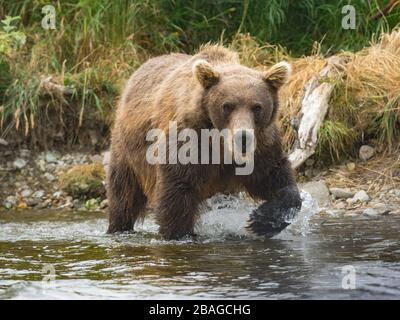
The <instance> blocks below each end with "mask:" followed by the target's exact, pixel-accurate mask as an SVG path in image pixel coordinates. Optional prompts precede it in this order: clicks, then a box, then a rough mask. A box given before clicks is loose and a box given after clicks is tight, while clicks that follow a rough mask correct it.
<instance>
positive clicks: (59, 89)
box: [40, 76, 75, 96]
mask: <svg viewBox="0 0 400 320" xmlns="http://www.w3.org/2000/svg"><path fill="white" fill-rule="evenodd" d="M40 88H41V90H43V91H45V92H46V93H50V94H57V95H60V96H63V95H71V94H73V93H74V91H75V89H74V88H72V87H66V86H63V85H61V84H58V83H56V82H55V81H53V77H52V76H48V77H42V79H41V81H40Z"/></svg>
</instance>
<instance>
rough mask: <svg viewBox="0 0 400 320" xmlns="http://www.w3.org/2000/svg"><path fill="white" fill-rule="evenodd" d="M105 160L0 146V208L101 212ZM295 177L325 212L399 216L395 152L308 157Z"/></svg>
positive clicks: (103, 155) (104, 155) (399, 171)
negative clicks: (335, 160)
mask: <svg viewBox="0 0 400 320" xmlns="http://www.w3.org/2000/svg"><path fill="white" fill-rule="evenodd" d="M364 149H365V148H364ZM360 156H362V155H360ZM107 163H108V152H106V151H103V152H98V153H89V152H69V153H60V152H57V151H46V152H39V153H33V152H31V151H30V150H28V149H21V150H2V151H0V183H1V186H2V187H1V188H0V212H1V211H7V210H16V212H17V211H22V210H27V209H29V210H32V209H34V210H43V209H60V210H61V209H62V210H79V211H107V200H106V196H105V187H104V177H105V171H104V170H103V167H104V166H106V165H107ZM297 180H298V182H299V187H300V188H301V189H303V190H305V191H307V192H309V193H310V194H311V195H312V197H313V198H314V199H315V200H316V201H318V204H319V207H320V208H321V212H323V213H325V214H328V215H333V216H342V215H346V216H356V215H367V216H377V215H389V214H400V157H399V156H398V155H396V154H392V155H375V156H372V157H371V158H370V159H365V158H364V160H361V159H357V160H348V161H346V162H343V163H341V164H339V165H333V166H330V167H319V165H318V164H317V163H316V161H314V160H313V159H309V160H307V162H306V164H305V165H304V166H303V167H301V168H300V170H299V171H298V174H297Z"/></svg>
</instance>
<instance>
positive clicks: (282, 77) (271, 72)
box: [263, 61, 292, 90]
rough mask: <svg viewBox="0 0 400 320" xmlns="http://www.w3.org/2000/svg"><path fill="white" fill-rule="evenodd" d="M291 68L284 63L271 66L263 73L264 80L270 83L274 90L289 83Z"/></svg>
mask: <svg viewBox="0 0 400 320" xmlns="http://www.w3.org/2000/svg"><path fill="white" fill-rule="evenodd" d="M291 73H292V66H291V65H290V64H289V63H287V62H286V61H282V62H279V63H277V64H275V65H273V66H272V67H271V68H269V69H268V70H267V71H265V73H264V75H263V76H264V80H265V81H267V82H268V83H270V84H271V85H272V86H273V87H274V88H275V89H276V90H278V89H279V88H280V87H281V86H282V85H283V84H285V83H286V82H288V81H289V78H290V75H291Z"/></svg>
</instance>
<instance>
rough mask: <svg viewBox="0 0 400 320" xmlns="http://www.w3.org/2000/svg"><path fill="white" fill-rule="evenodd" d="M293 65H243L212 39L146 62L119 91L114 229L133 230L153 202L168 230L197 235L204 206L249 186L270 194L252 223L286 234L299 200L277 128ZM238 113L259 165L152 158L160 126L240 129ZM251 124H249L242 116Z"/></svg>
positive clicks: (111, 183) (111, 181) (111, 194)
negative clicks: (239, 171)
mask: <svg viewBox="0 0 400 320" xmlns="http://www.w3.org/2000/svg"><path fill="white" fill-rule="evenodd" d="M289 72H290V70H289V67H288V66H287V64H282V63H281V64H277V65H276V66H273V67H272V68H271V69H270V70H268V71H267V72H266V73H264V74H263V73H261V72H258V71H255V70H252V69H249V68H246V67H244V66H242V65H240V63H239V61H238V58H237V55H236V54H235V53H233V52H232V51H230V50H228V49H225V48H223V47H220V46H205V47H203V48H201V50H200V51H199V53H197V54H196V55H194V56H189V55H185V54H170V55H164V56H160V57H157V58H153V59H151V60H149V61H148V62H146V63H145V64H143V65H142V66H141V67H140V68H139V69H138V70H137V71H136V72H135V73H134V74H133V75H132V77H131V78H130V79H129V81H128V83H127V85H126V88H125V90H124V92H123V94H122V96H121V99H120V102H119V106H118V110H117V116H116V122H115V126H114V129H113V132H112V142H111V159H110V169H109V173H108V199H109V210H110V218H109V220H110V221H109V222H110V223H109V228H108V232H109V233H113V232H117V231H125V230H132V229H133V227H134V224H135V222H136V221H137V220H138V219H140V218H143V217H144V214H145V209H146V207H151V208H153V209H154V211H155V214H156V219H157V221H158V223H159V225H160V230H159V231H160V233H161V234H162V235H163V236H164V237H166V238H168V239H171V238H179V237H181V236H184V235H187V234H191V233H193V229H194V225H195V222H196V219H197V217H198V214H199V207H200V206H201V203H202V202H203V201H204V200H205V199H207V198H208V197H210V196H212V195H214V194H215V193H217V192H224V191H226V190H230V191H238V190H245V191H247V192H248V193H249V194H250V195H251V196H252V197H254V198H257V199H263V200H266V202H264V203H263V204H262V205H261V206H260V207H259V208H258V209H257V210H255V211H254V212H252V213H251V215H250V221H249V228H250V229H251V230H252V231H253V232H255V233H257V234H260V235H266V236H272V235H274V234H276V233H278V232H279V231H281V230H282V229H283V228H284V227H285V226H286V225H288V222H287V221H288V220H289V219H290V218H292V217H293V216H294V215H295V214H296V212H297V211H298V210H299V209H300V206H301V200H300V197H299V193H298V190H297V187H296V184H295V180H294V176H293V172H292V170H291V168H290V164H289V162H288V160H287V158H286V155H285V154H284V152H283V150H282V145H281V136H280V134H279V132H278V130H277V128H276V125H275V117H276V112H277V109H278V98H277V91H278V89H279V87H280V86H281V85H282V84H283V83H284V82H285V81H286V80H287V77H288V74H289ZM240 119H248V120H246V121H247V122H246V123H248V126H249V127H251V128H253V129H254V132H255V134H254V135H255V138H254V139H255V140H256V142H257V144H256V150H255V156H254V163H255V165H254V168H255V169H254V172H253V173H252V174H250V175H247V176H238V175H235V172H234V169H235V165H234V164H230V165H228V164H227V165H225V164H220V165H216V164H207V165H205V164H187V165H183V164H179V163H178V164H165V165H150V164H149V163H148V162H147V161H146V151H147V148H148V147H149V145H150V144H151V142H148V141H146V134H147V132H148V131H149V130H150V129H152V128H160V129H163V130H165V132H166V133H168V132H167V131H168V130H167V129H168V125H169V122H170V121H177V124H178V130H180V129H183V128H191V129H194V130H197V131H199V130H200V129H206V128H209V129H212V128H217V129H224V128H234V127H235V123H238V122H239V120H240ZM242 123H243V121H242Z"/></svg>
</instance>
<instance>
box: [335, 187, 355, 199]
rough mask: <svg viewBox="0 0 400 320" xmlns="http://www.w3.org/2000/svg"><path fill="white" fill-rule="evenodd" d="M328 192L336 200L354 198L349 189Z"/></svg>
mask: <svg viewBox="0 0 400 320" xmlns="http://www.w3.org/2000/svg"><path fill="white" fill-rule="evenodd" d="M329 191H330V192H331V193H332V195H334V196H335V198H337V199H348V198H352V197H353V196H354V192H352V191H350V190H349V189H344V188H330V189H329Z"/></svg>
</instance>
